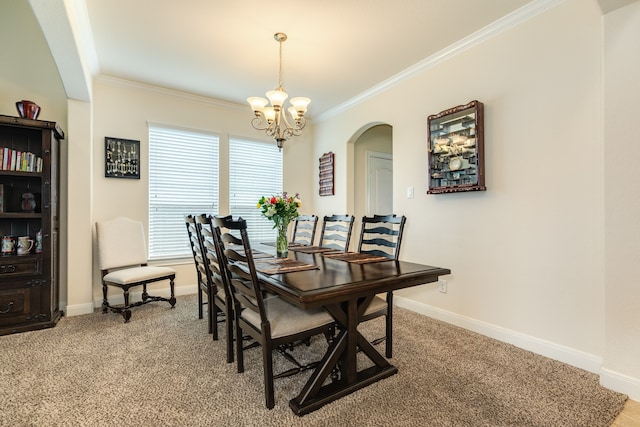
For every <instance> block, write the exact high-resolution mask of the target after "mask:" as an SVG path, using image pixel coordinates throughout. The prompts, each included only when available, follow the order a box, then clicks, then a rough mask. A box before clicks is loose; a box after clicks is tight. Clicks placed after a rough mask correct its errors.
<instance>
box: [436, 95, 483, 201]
mask: <svg viewBox="0 0 640 427" xmlns="http://www.w3.org/2000/svg"><path fill="white" fill-rule="evenodd" d="M483 121H484V105H483V104H482V103H481V102H479V101H471V102H470V103H468V104H466V105H459V106H457V107H454V108H450V109H448V110H444V111H442V112H440V113H438V114H433V115H430V116H429V117H428V118H427V128H428V132H427V134H428V135H427V136H428V150H427V151H428V163H429V180H428V181H429V189H428V190H427V194H441V193H456V192H462V191H484V190H486V187H485V185H484V172H485V170H484V124H483Z"/></svg>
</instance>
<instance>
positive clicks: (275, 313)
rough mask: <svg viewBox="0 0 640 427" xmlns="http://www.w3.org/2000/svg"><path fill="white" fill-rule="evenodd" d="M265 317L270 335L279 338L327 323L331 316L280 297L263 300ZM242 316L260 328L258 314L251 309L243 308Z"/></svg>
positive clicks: (321, 310)
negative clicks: (267, 320)
mask: <svg viewBox="0 0 640 427" xmlns="http://www.w3.org/2000/svg"><path fill="white" fill-rule="evenodd" d="M264 307H265V310H266V312H267V318H268V319H269V322H270V323H271V337H272V338H280V337H284V336H288V335H294V334H297V333H298V332H304V331H306V330H309V329H313V328H316V327H320V326H323V325H328V324H330V323H332V322H333V318H332V317H331V316H330V315H329V313H327V312H326V311H324V310H323V309H321V308H320V309H311V310H302V309H300V308H298V307H296V306H295V305H293V304H291V303H288V302H287V301H285V300H283V299H282V298H277V297H273V298H268V299H266V300H264ZM242 318H243V319H245V320H246V321H247V322H249V323H251V324H252V325H253V326H255V327H256V328H257V329H260V314H259V313H257V312H255V311H253V310H243V311H242Z"/></svg>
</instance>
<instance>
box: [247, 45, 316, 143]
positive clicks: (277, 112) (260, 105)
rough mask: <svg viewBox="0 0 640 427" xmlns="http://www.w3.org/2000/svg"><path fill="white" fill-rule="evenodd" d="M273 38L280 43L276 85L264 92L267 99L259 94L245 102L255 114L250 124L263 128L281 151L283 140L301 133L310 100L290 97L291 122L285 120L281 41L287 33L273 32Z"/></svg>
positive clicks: (259, 128)
mask: <svg viewBox="0 0 640 427" xmlns="http://www.w3.org/2000/svg"><path fill="white" fill-rule="evenodd" d="M273 38H274V39H275V40H276V41H277V42H278V43H280V68H279V71H278V87H277V88H275V89H274V90H270V91H269V92H267V93H266V95H267V98H269V99H268V100H266V99H264V98H261V97H259V96H252V97H249V98H247V102H248V103H249V105H251V109H252V110H253V112H254V114H255V117H254V118H253V119H252V120H251V125H252V126H253V127H254V128H255V129H258V130H264V131H265V132H266V134H267V135H269V136H270V137H272V138H273V140H274V141H275V142H276V144H277V145H278V149H279V150H280V151H282V147H283V146H284V142H285V141H286V140H287V139H289V138H291V137H292V136H299V135H301V134H302V129H303V128H304V126H305V124H306V120H305V118H304V113H306V112H307V105H309V103H310V102H311V100H310V99H309V98H304V97H296V98H291V99H290V100H289V102H290V103H291V107H289V108H288V110H287V111H289V114H290V115H291V122H290V121H289V120H287V116H286V114H285V113H284V111H283V107H284V101H286V99H287V98H288V97H289V95H288V94H287V91H286V90H284V87H282V43H283V42H284V41H285V40H287V35H286V34H284V33H275V34H274V35H273ZM268 103H271V105H270V106H267V104H268Z"/></svg>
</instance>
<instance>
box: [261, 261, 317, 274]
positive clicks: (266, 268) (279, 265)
mask: <svg viewBox="0 0 640 427" xmlns="http://www.w3.org/2000/svg"><path fill="white" fill-rule="evenodd" d="M255 264H256V270H258V271H259V272H261V273H265V274H282V273H293V272H294V271H303V270H316V269H319V268H320V267H318V266H317V265H313V264H305V263H304V262H301V261H296V260H294V259H289V258H273V259H270V260H262V259H261V260H258V261H256V262H255Z"/></svg>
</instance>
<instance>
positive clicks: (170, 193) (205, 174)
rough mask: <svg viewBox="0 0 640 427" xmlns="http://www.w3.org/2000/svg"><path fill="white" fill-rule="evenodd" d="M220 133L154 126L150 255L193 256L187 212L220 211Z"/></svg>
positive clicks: (151, 257)
mask: <svg viewBox="0 0 640 427" xmlns="http://www.w3.org/2000/svg"><path fill="white" fill-rule="evenodd" d="M218 187H219V185H218V137H217V136H214V135H210V134H206V133H197V132H192V131H188V130H182V129H172V128H166V127H160V126H156V125H150V126H149V258H150V259H161V258H182V257H188V256H191V247H190V246H189V239H188V237H187V230H186V228H185V224H184V217H185V215H189V214H192V215H199V214H202V213H207V214H211V215H215V214H217V212H218Z"/></svg>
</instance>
